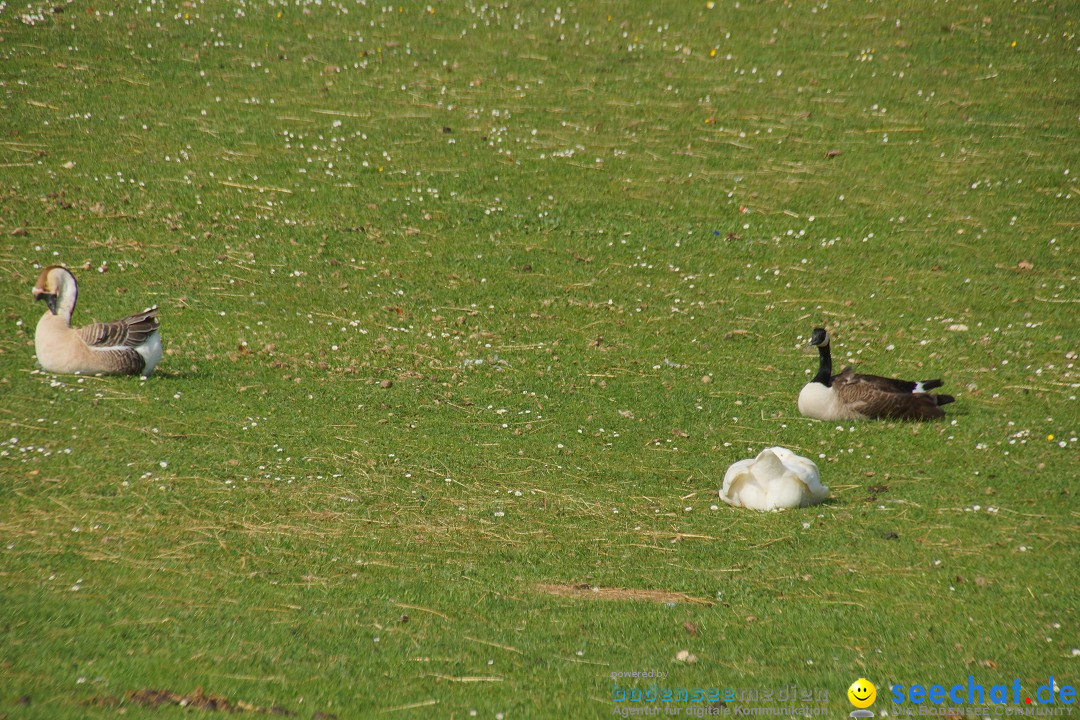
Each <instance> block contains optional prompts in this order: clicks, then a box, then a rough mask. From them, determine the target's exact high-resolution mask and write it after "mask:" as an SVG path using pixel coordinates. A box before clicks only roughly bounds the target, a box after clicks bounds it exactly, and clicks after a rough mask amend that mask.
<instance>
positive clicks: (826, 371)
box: [814, 344, 832, 387]
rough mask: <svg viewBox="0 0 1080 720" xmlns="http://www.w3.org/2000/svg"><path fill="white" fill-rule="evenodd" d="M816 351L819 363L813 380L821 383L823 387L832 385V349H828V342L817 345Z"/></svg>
mask: <svg viewBox="0 0 1080 720" xmlns="http://www.w3.org/2000/svg"><path fill="white" fill-rule="evenodd" d="M817 351H818V356H819V357H820V358H821V363H820V364H819V365H818V371H817V375H816V376H814V382H816V383H821V384H822V385H824V386H825V387H832V351H830V350H829V346H828V344H825V345H818V349H817Z"/></svg>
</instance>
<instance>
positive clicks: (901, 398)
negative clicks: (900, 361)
mask: <svg viewBox="0 0 1080 720" xmlns="http://www.w3.org/2000/svg"><path fill="white" fill-rule="evenodd" d="M868 377H874V376H866V375H856V374H855V372H854V371H853V370H852V369H851V368H845V369H844V372H842V373H840V374H839V375H837V376H836V379H835V380H834V381H833V391H834V392H835V393H836V394H837V395H838V396H839V397H840V399H841V401H842V402H843V403H844V404H845V405H847V406H848V407H850V408H851V409H852V410H854V411H856V412H858V413H861V414H862V415H864V416H866V417H868V418H892V419H896V420H931V419H934V418H939V417H944V415H945V411H944V410H942V409H941V408H940V407H938V399H937V397H936V396H934V395H930V394H928V393H915V392H912V391H911V390H906V391H904V390H900V391H897V390H890V389H889V387H890V386H889V385H888V384H883V383H881V382H877V381H875V380H868V379H867V378H868ZM879 380H888V378H879ZM893 382H897V381H893ZM899 382H903V381H899ZM912 386H914V383H912ZM912 390H914V387H912Z"/></svg>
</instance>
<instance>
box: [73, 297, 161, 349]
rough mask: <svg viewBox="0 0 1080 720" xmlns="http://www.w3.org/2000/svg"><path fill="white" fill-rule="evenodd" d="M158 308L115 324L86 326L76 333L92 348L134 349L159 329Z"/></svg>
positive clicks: (147, 310)
mask: <svg viewBox="0 0 1080 720" xmlns="http://www.w3.org/2000/svg"><path fill="white" fill-rule="evenodd" d="M158 325H159V322H158V319H157V306H156V305H155V306H154V307H152V308H148V309H146V310H143V311H142V312H141V313H136V314H135V315H129V316H128V317H126V318H123V319H121V320H114V321H113V322H106V323H94V324H92V325H85V326H83V327H81V328H79V329H78V330H76V332H77V333H78V334H79V337H81V338H82V340H83V342H85V343H86V344H87V345H88V346H90V347H92V348H134V347H138V346H139V345H142V344H143V343H144V342H146V339H147V338H149V337H150V336H151V335H153V334H154V331H155V330H157V329H158Z"/></svg>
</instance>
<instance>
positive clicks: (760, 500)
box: [720, 447, 829, 511]
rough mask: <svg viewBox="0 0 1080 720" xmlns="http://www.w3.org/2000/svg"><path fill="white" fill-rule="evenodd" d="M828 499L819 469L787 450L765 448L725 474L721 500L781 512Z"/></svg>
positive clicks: (827, 490) (811, 462)
mask: <svg viewBox="0 0 1080 720" xmlns="http://www.w3.org/2000/svg"><path fill="white" fill-rule="evenodd" d="M827 497H829V488H827V487H825V486H824V485H822V484H821V476H820V475H819V474H818V469H817V465H815V464H814V462H813V461H812V460H808V459H807V458H804V457H801V456H799V455H796V454H795V453H793V452H791V451H790V450H788V449H787V448H782V447H771V448H765V449H764V450H762V451H761V452H760V453H758V456H757V457H756V458H752V459H750V460H740V461H739V462H737V463H735V464H734V465H732V466H731V467H729V468H728V470H727V472H726V473H724V487H723V488H721V490H720V499H722V500H723V501H724V502H726V503H727V504H728V505H733V506H735V507H745V508H750V509H751V510H763V511H768V510H782V509H784V508H796V507H806V506H807V505H816V504H817V503H819V502H822V501H824V500H825V499H826V498H827Z"/></svg>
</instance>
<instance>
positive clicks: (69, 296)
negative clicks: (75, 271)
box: [34, 265, 161, 375]
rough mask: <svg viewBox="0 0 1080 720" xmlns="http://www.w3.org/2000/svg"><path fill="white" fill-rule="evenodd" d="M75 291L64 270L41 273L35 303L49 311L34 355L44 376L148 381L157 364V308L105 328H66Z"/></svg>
mask: <svg viewBox="0 0 1080 720" xmlns="http://www.w3.org/2000/svg"><path fill="white" fill-rule="evenodd" d="M78 296H79V287H78V285H77V284H76V282H75V276H74V275H72V274H71V273H70V272H69V271H68V270H67V268H63V267H60V266H58V265H53V266H51V267H47V268H45V269H44V270H42V271H41V275H39V276H38V280H37V284H36V285H34V299H35V300H44V301H45V304H46V305H48V307H49V310H48V312H46V313H45V314H44V315H42V316H41V320H39V321H38V325H37V332H36V333H35V334H34V350H35V352H36V353H37V359H38V362H39V363H40V364H41V367H42V368H43V369H45V370H48V371H49V372H56V373H78V374H82V375H136V374H140V375H149V374H150V373H152V372H153V371H154V367H155V366H156V365H157V364H158V361H159V360H161V335H159V334H158V319H157V305H155V306H154V307H152V308H148V309H146V310H143V311H142V312H141V313H137V314H135V315H131V316H129V317H126V318H124V319H122V320H116V321H114V322H109V323H94V324H93V325H86V326H85V327H81V328H73V327H71V313H72V312H74V310H75V301H76V300H77V299H78Z"/></svg>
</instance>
